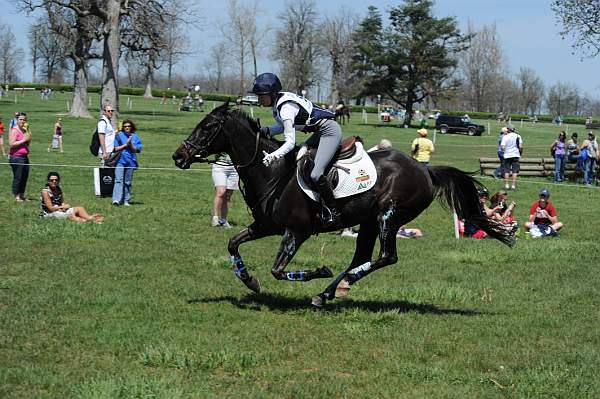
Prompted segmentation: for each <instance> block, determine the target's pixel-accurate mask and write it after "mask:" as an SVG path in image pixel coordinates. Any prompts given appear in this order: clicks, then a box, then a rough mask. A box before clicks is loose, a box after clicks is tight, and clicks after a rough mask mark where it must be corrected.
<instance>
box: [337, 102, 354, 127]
mask: <svg viewBox="0 0 600 399" xmlns="http://www.w3.org/2000/svg"><path fill="white" fill-rule="evenodd" d="M334 119H335V120H336V121H337V122H340V124H342V125H344V124H346V122H348V123H350V107H348V106H347V105H344V106H342V107H341V108H338V109H336V110H335V116H334Z"/></svg>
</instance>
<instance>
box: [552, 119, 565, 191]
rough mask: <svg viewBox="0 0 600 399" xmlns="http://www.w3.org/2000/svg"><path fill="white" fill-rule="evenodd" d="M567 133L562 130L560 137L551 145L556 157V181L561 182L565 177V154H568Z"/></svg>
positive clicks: (553, 154)
mask: <svg viewBox="0 0 600 399" xmlns="http://www.w3.org/2000/svg"><path fill="white" fill-rule="evenodd" d="M566 140H567V133H565V131H564V130H563V131H561V132H560V133H559V134H558V138H557V139H556V140H554V143H552V146H551V147H550V152H551V154H552V156H553V157H554V181H556V182H561V181H563V180H564V178H565V155H566V143H565V141H566Z"/></svg>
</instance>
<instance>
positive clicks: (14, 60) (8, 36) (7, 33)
mask: <svg viewBox="0 0 600 399" xmlns="http://www.w3.org/2000/svg"><path fill="white" fill-rule="evenodd" d="M15 43H16V39H15V35H14V33H13V31H12V28H11V27H10V26H8V25H4V24H0V79H2V82H4V83H8V82H15V81H18V80H19V68H20V61H21V60H22V59H23V56H24V53H23V50H22V49H21V48H19V47H16V46H15Z"/></svg>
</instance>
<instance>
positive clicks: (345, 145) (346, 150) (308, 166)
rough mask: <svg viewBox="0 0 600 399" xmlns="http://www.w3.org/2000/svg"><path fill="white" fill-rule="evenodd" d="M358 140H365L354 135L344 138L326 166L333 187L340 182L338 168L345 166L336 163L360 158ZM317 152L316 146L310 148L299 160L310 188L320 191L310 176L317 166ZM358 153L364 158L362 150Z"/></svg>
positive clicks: (300, 168)
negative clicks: (315, 161) (357, 146)
mask: <svg viewBox="0 0 600 399" xmlns="http://www.w3.org/2000/svg"><path fill="white" fill-rule="evenodd" d="M357 142H359V143H362V142H363V141H362V139H361V138H360V137H359V136H352V137H348V138H346V139H344V140H342V142H341V144H340V146H339V147H338V150H337V151H336V153H335V155H334V156H333V158H332V159H331V161H330V162H329V164H328V165H327V167H326V168H325V177H327V180H328V181H329V183H330V184H331V187H337V185H338V183H339V175H338V168H343V166H341V165H336V163H353V162H355V161H358V160H359V159H360V158H359V157H358V156H357V148H356V143H357ZM316 154H317V149H316V148H312V147H311V148H309V149H308V151H307V153H306V154H305V155H303V156H302V157H301V158H300V159H299V160H298V171H299V174H300V176H301V177H302V179H303V180H304V182H306V183H307V184H308V185H309V187H310V189H312V190H315V191H318V190H317V188H316V186H315V184H314V182H313V181H312V179H311V178H310V172H312V169H313V167H314V166H315V163H314V160H315V156H316ZM358 155H359V156H360V157H361V158H362V151H361V153H360V154H358ZM354 158H356V159H354ZM340 161H341V162H340Z"/></svg>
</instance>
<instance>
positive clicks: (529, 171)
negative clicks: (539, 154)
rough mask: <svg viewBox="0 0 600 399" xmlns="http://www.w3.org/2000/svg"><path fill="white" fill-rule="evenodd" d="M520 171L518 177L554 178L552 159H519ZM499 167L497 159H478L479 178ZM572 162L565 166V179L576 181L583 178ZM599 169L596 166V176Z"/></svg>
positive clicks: (488, 174) (491, 174) (492, 172)
mask: <svg viewBox="0 0 600 399" xmlns="http://www.w3.org/2000/svg"><path fill="white" fill-rule="evenodd" d="M519 164H520V165H521V171H520V172H519V176H537V177H554V158H521V159H520V161H519ZM499 166H500V160H499V159H498V158H486V157H482V158H479V173H480V174H481V176H493V174H494V171H495V170H496V169H497V168H498V167H499ZM575 167H576V164H575V163H574V162H567V163H566V164H565V178H567V179H569V180H577V179H579V178H581V177H582V176H583V173H582V172H581V171H577V170H575ZM598 173H599V169H598V165H597V166H596V176H598Z"/></svg>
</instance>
